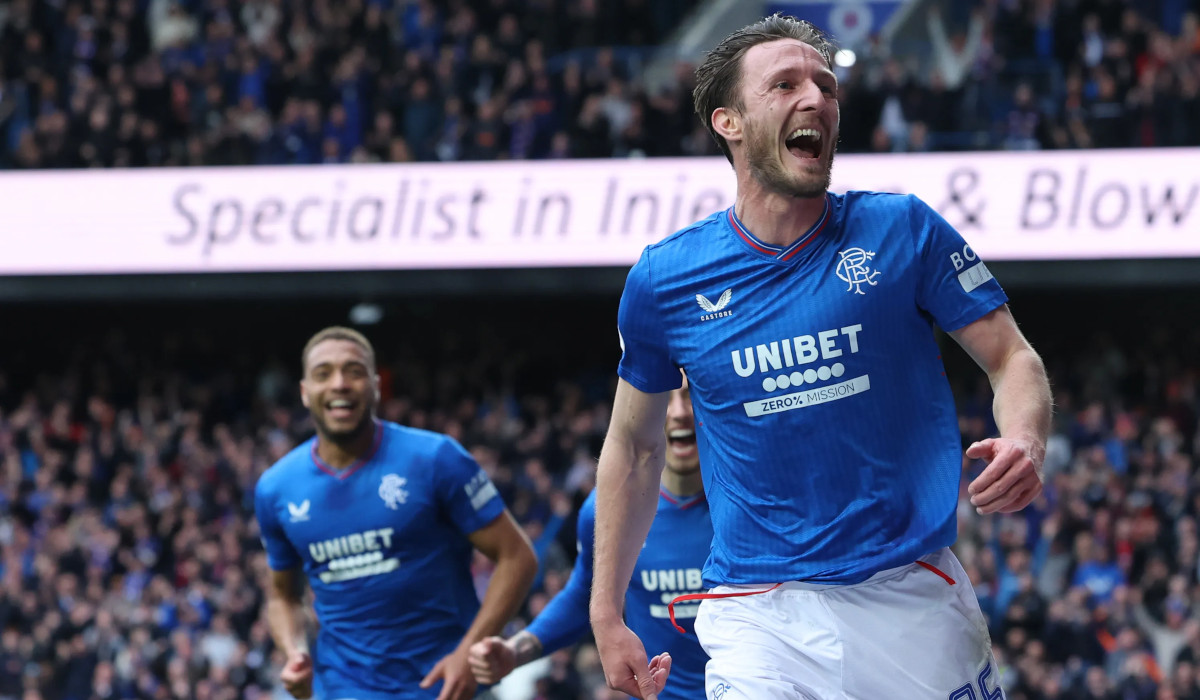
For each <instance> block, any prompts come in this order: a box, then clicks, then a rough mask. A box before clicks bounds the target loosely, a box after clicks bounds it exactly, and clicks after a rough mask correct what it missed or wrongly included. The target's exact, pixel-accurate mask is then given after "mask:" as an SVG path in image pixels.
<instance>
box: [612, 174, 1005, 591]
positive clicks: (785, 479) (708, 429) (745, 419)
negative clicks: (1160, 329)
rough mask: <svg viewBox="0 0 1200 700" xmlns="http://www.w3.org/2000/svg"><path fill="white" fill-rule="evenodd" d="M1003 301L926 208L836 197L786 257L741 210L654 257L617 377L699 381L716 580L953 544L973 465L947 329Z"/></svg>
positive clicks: (634, 274)
mask: <svg viewBox="0 0 1200 700" xmlns="http://www.w3.org/2000/svg"><path fill="white" fill-rule="evenodd" d="M1006 301H1007V297H1006V296H1005V294H1004V292H1003V290H1001V288H1000V285H999V284H998V283H997V282H996V281H995V280H994V279H993V278H992V276H991V274H990V273H989V272H988V270H987V267H985V266H984V264H983V263H982V262H981V261H980V260H979V259H978V257H977V256H976V255H975V253H974V252H973V251H972V250H971V248H970V247H969V246H967V244H966V243H965V242H964V241H963V239H962V237H961V236H960V235H959V234H958V233H957V232H956V231H955V230H954V229H953V228H952V227H951V226H950V225H949V224H947V223H946V221H945V220H944V219H942V217H941V216H939V215H938V214H937V212H935V211H934V210H933V209H931V208H930V207H929V206H928V205H926V204H925V203H924V202H922V201H921V200H919V199H917V198H916V197H913V196H902V195H891V194H879V193H872V192H849V193H847V194H845V195H841V196H839V195H833V194H829V195H827V196H826V208H825V213H824V215H823V216H822V217H821V219H820V220H819V221H818V222H817V223H816V224H815V225H814V226H813V228H812V229H811V230H809V231H807V232H805V233H804V234H803V235H802V236H801V237H800V238H799V239H798V240H797V241H796V242H795V243H793V244H792V245H790V246H788V247H787V248H786V249H781V248H778V247H776V246H771V245H768V244H766V243H764V242H763V241H761V240H759V239H758V238H756V237H755V236H754V235H753V233H752V232H750V231H748V230H746V228H745V226H743V225H742V224H741V222H740V221H738V219H737V217H736V216H735V214H734V212H733V210H732V209H729V210H726V211H723V212H720V213H718V214H715V215H713V216H711V217H709V218H708V219H705V220H704V221H701V222H698V223H696V224H694V225H693V226H690V227H688V228H686V229H684V230H682V231H679V232H677V233H675V234H673V235H672V236H670V237H668V238H666V239H664V240H663V241H661V242H659V243H656V244H654V245H651V246H649V247H647V248H646V250H645V251H644V252H643V254H642V257H641V259H640V260H639V261H638V262H637V264H636V265H634V266H633V268H632V269H631V270H630V272H629V276H628V279H627V281H626V285H625V292H624V294H623V295H622V298H621V306H620V311H619V315H618V325H619V329H620V335H621V341H622V343H621V344H622V350H623V355H622V358H621V362H620V367H619V369H618V374H619V375H620V376H621V377H622V378H623V379H624V380H625V381H627V382H629V383H630V384H632V385H633V386H634V387H636V388H637V389H639V390H641V391H644V392H663V391H668V390H670V389H674V388H677V387H678V386H679V385H680V376H679V369H678V368H680V367H682V368H683V369H684V370H686V371H687V376H688V381H689V384H690V387H691V396H692V405H693V407H694V411H695V415H696V437H697V443H698V447H699V452H700V465H701V470H702V472H703V474H704V486H705V490H706V491H707V492H708V500H709V507H710V508H711V511H712V522H713V529H714V532H715V535H714V539H713V551H712V556H711V557H710V558H709V561H708V565H707V566H706V567H705V583H706V585H709V586H714V585H718V584H762V583H771V582H778V581H788V580H805V581H812V582H817V583H834V584H837V583H857V582H859V581H862V580H865V579H866V578H869V577H870V576H871V575H872V574H874V573H875V572H878V571H880V570H882V569H887V568H891V567H894V566H900V565H902V564H906V563H910V562H912V561H914V560H915V559H917V558H918V557H920V556H922V555H924V554H926V553H928V552H930V551H933V550H935V549H938V548H940V547H943V546H948V545H950V544H952V543H953V541H954V538H955V532H956V526H955V508H956V505H957V497H958V485H959V479H960V472H961V464H962V455H961V443H960V440H959V432H958V424H957V417H956V414H955V407H954V400H953V397H952V396H951V393H950V387H949V384H948V382H947V381H946V377H945V371H944V369H943V365H942V361H941V355H940V352H941V351H940V350H939V348H938V344H937V341H936V335H935V333H934V326H935V325H936V326H939V327H941V328H942V329H944V330H947V331H952V330H957V329H959V328H962V327H963V326H966V325H968V324H969V323H971V322H973V321H975V320H977V319H979V318H981V317H982V316H984V315H986V314H987V313H989V312H991V311H993V310H994V309H996V308H998V307H1000V306H1002V305H1003V304H1004V303H1005V302H1006Z"/></svg>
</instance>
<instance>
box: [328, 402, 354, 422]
mask: <svg viewBox="0 0 1200 700" xmlns="http://www.w3.org/2000/svg"><path fill="white" fill-rule="evenodd" d="M354 407H355V404H354V402H353V401H350V400H349V399H334V400H333V401H329V402H327V403H326V404H325V414H326V415H328V416H329V417H330V418H351V417H353V416H354Z"/></svg>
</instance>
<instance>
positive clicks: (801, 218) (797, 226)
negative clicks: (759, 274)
mask: <svg viewBox="0 0 1200 700" xmlns="http://www.w3.org/2000/svg"><path fill="white" fill-rule="evenodd" d="M743 184H745V183H743ZM733 213H734V214H737V217H738V220H739V221H741V222H742V225H744V226H745V227H746V228H747V229H748V230H749V231H750V233H752V234H754V236H755V237H756V238H758V240H760V241H762V242H764V243H767V244H770V245H773V246H779V247H780V248H786V247H788V246H789V245H791V244H792V243H795V242H796V240H797V239H799V238H800V237H801V236H803V235H804V234H805V233H807V232H808V230H809V229H810V228H812V227H813V225H814V224H816V223H817V221H819V220H820V219H821V216H822V215H823V214H824V213H825V195H824V194H823V193H822V195H821V196H820V197H788V196H785V195H782V194H779V193H778V192H773V191H770V190H767V189H766V188H764V187H762V186H761V185H759V184H758V183H757V182H754V181H753V180H752V181H751V183H750V184H749V186H739V187H738V195H737V202H736V203H735V204H734V207H733Z"/></svg>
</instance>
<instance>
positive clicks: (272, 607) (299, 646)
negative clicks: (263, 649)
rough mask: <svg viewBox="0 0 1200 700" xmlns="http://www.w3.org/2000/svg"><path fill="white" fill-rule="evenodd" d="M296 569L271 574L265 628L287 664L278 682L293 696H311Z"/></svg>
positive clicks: (300, 590)
mask: <svg viewBox="0 0 1200 700" xmlns="http://www.w3.org/2000/svg"><path fill="white" fill-rule="evenodd" d="M303 590H304V589H303V585H302V578H301V573H300V570H299V569H284V570H282V571H275V570H272V571H271V584H270V585H269V586H268V587H267V627H268V628H269V629H270V631H271V638H272V639H274V640H275V646H276V647H278V648H279V650H280V651H282V652H283V654H284V656H285V657H286V659H287V661H286V662H285V663H284V666H283V670H282V671H280V674H279V680H280V681H281V682H282V683H283V687H284V689H285V690H287V691H288V692H289V693H291V694H292V695H293V696H294V697H296V698H300V700H303V699H304V698H308V697H311V696H312V678H313V665H312V659H311V658H309V655H308V642H307V641H306V640H305V635H304V598H303Z"/></svg>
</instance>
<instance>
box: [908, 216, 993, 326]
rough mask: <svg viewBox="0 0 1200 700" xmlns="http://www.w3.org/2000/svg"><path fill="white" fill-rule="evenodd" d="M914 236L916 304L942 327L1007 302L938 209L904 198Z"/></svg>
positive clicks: (965, 322)
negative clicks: (907, 205) (916, 275)
mask: <svg viewBox="0 0 1200 700" xmlns="http://www.w3.org/2000/svg"><path fill="white" fill-rule="evenodd" d="M908 203H909V216H910V218H911V223H912V229H913V231H914V234H915V235H916V237H917V238H916V255H917V261H916V262H917V265H916V268H917V274H918V280H917V305H918V306H920V307H921V308H922V309H924V310H925V311H927V312H928V313H929V314H930V315H931V316H932V317H933V319H934V321H935V322H937V324H938V326H940V327H941V328H942V330H945V331H954V330H958V329H959V328H962V327H963V326H966V325H968V324H970V323H972V322H974V321H977V320H979V319H980V318H981V317H983V316H985V315H986V314H988V313H990V312H991V311H993V310H995V309H997V308H999V307H1000V306H1002V305H1003V304H1004V303H1005V302H1007V301H1008V296H1007V295H1006V294H1005V293H1004V290H1003V289H1001V288H1000V283H999V282H997V281H996V279H995V278H994V277H992V273H991V272H990V271H989V270H988V269H987V266H986V265H984V263H983V261H982V260H980V259H979V256H978V255H976V254H975V251H974V250H973V249H972V248H971V247H970V246H969V245H967V242H966V241H965V240H964V239H963V237H962V236H961V235H959V233H958V231H955V230H954V227H952V226H951V225H950V224H948V223H947V222H946V220H945V219H943V218H942V216H941V215H940V214H938V213H937V212H936V211H934V210H933V208H932V207H930V206H929V205H928V204H926V203H925V202H923V201H921V200H920V199H918V198H917V197H915V196H911V195H910V196H909V197H908Z"/></svg>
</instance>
